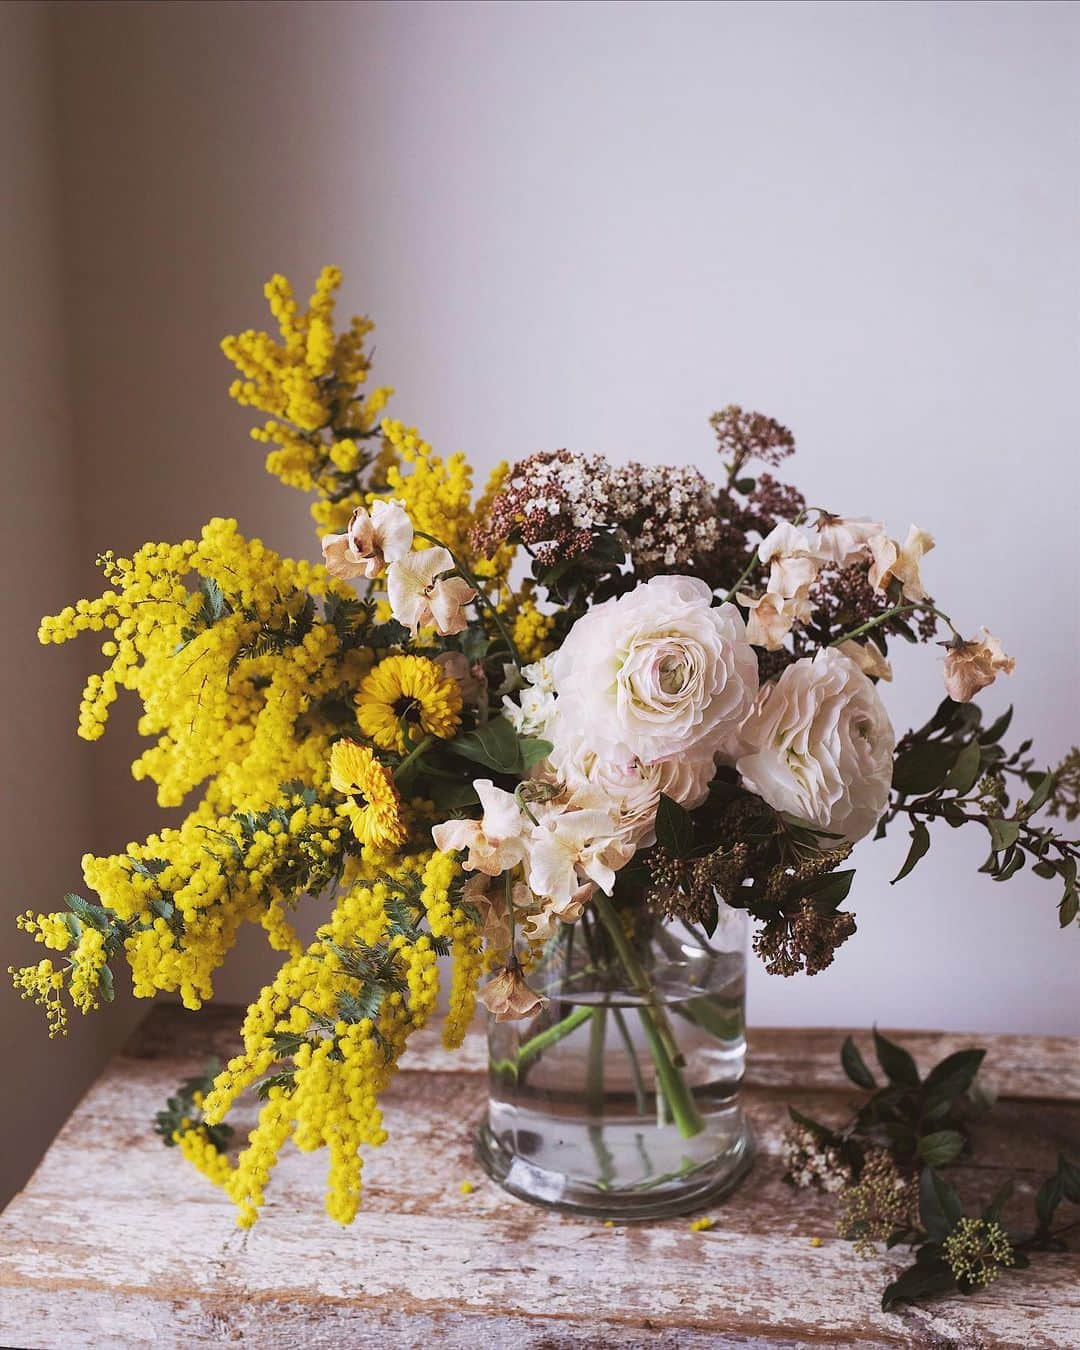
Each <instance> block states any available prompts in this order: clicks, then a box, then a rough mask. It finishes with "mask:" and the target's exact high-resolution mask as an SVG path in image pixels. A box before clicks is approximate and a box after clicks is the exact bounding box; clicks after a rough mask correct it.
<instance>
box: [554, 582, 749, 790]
mask: <svg viewBox="0 0 1080 1350" xmlns="http://www.w3.org/2000/svg"><path fill="white" fill-rule="evenodd" d="M712 599H713V596H712V591H711V590H710V589H709V587H708V586H707V585H706V584H705V582H704V581H701V580H699V579H698V578H696V577H680V576H660V577H653V578H652V580H650V581H647V582H643V583H642V584H641V585H639V586H637V587H635V588H634V590H632V591H629V592H627V594H626V595H621V596H619V597H618V598H617V599H613V600H607V601H605V602H604V603H603V604H600V605H596V606H595V607H594V608H593V609H591V610H590V611H589V612H588V613H587V614H585V615H584V616H583V617H582V618H580V619H579V620H578V621H577V623H576V624H574V626H573V628H571V630H570V632H569V634H568V635H567V637H566V640H565V641H564V643H563V645H562V647H561V648H560V649H559V650H558V652H557V653H556V654H555V655H554V656H553V657H552V673H553V676H554V680H555V687H556V689H557V690H558V698H557V702H556V707H557V711H558V715H559V716H560V717H561V718H564V719H565V721H566V723H567V724H568V725H569V726H570V727H573V728H575V729H578V730H580V731H581V732H582V733H583V734H585V735H586V736H587V737H588V739H589V741H590V743H591V744H592V745H593V746H595V748H596V750H597V752H598V753H602V752H603V751H604V750H605V749H610V748H613V747H615V746H627V747H629V748H630V750H632V751H633V753H634V754H635V755H636V756H637V758H638V759H640V760H641V762H642V764H652V763H655V762H656V761H657V760H661V759H669V758H671V757H673V756H675V755H684V754H688V753H690V752H691V751H693V753H694V754H695V755H697V756H699V757H700V756H702V755H708V754H711V753H713V752H714V751H716V750H717V749H719V748H720V747H721V746H722V745H723V744H724V742H725V741H726V740H727V739H729V738H730V736H731V735H732V734H733V733H734V732H735V731H736V730H737V728H738V726H739V724H740V722H741V721H742V720H743V718H744V717H745V716H746V714H747V713H748V712H749V710H750V708H751V707H752V706H753V701H754V696H755V694H756V693H757V686H758V671H757V656H756V655H755V653H754V650H753V648H752V647H751V646H750V644H749V642H747V640H746V625H745V624H744V623H743V619H742V615H741V614H740V613H739V611H738V610H737V609H736V607H735V606H734V605H731V604H724V605H719V606H716V605H714V604H713V603H712Z"/></svg>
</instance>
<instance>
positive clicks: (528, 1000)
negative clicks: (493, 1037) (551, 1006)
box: [477, 961, 547, 1022]
mask: <svg viewBox="0 0 1080 1350" xmlns="http://www.w3.org/2000/svg"><path fill="white" fill-rule="evenodd" d="M477 997H478V998H479V999H480V1002H481V1003H482V1004H483V1005H484V1007H485V1008H487V1010H488V1012H489V1013H491V1015H492V1017H494V1018H495V1021H496V1022H517V1021H519V1020H520V1019H521V1018H523V1017H533V1016H535V1014H536V1013H538V1012H539V1011H540V1010H541V1008H543V1007H544V1006H545V1005H546V1004H547V999H546V998H541V996H540V995H539V994H537V993H534V992H533V990H531V989H530V988H529V986H528V984H527V982H526V980H525V976H524V975H523V974H522V973H521V966H520V965H518V963H517V962H516V961H513V962H511V964H510V965H508V966H506V967H505V968H504V969H503V970H500V971H499V973H498V975H495V976H493V977H492V978H491V979H490V980H488V982H487V984H485V985H483V986H482V987H481V989H480V991H479V993H478V995H477Z"/></svg>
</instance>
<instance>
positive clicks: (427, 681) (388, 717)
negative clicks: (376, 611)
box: [356, 656, 461, 754]
mask: <svg viewBox="0 0 1080 1350" xmlns="http://www.w3.org/2000/svg"><path fill="white" fill-rule="evenodd" d="M356 720H357V722H359V724H360V730H361V731H362V732H363V733H364V735H365V736H370V737H371V739H372V740H373V741H374V742H375V744H376V745H378V746H380V747H381V748H382V749H383V750H396V751H397V752H398V753H399V754H404V752H405V749H406V743H407V742H406V734H405V733H406V731H409V732H412V731H413V730H414V729H419V730H420V731H421V732H423V734H424V735H426V736H438V737H440V738H441V739H442V740H448V739H449V738H450V737H451V736H453V734H454V732H455V731H457V729H458V727H459V726H460V725H461V686H460V685H459V684H458V682H457V680H455V679H453V678H452V677H451V676H449V675H446V674H444V672H443V671H442V670H440V669H439V667H438V666H437V665H436V664H435V662H434V661H429V660H428V659H427V657H426V656H388V657H387V658H386V660H385V661H380V662H379V664H378V665H377V666H376V667H375V668H374V670H372V671H371V673H370V674H369V675H368V676H367V677H366V678H365V679H364V681H363V683H362V684H361V685H360V690H359V693H358V694H357V695H356Z"/></svg>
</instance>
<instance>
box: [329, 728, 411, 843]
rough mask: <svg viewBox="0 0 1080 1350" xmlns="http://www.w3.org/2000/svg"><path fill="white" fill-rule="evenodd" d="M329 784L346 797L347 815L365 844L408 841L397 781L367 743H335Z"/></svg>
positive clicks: (345, 808)
mask: <svg viewBox="0 0 1080 1350" xmlns="http://www.w3.org/2000/svg"><path fill="white" fill-rule="evenodd" d="M330 785H331V787H332V788H333V789H334V791H335V792H340V793H342V794H343V795H344V796H345V797H346V799H347V800H346V802H345V807H344V814H345V815H347V816H348V817H349V821H350V822H351V824H352V827H353V833H354V834H355V835H356V837H357V839H359V840H360V842H361V843H362V844H370V845H372V847H374V848H396V847H397V846H398V845H399V844H402V843H404V842H405V834H406V831H405V822H404V821H403V820H402V818H401V798H400V797H399V796H398V791H397V788H396V787H395V786H394V780H393V778H392V777H391V776H390V773H389V770H387V768H386V767H385V765H382V764H380V763H379V761H378V760H377V759H376V758H375V756H374V754H372V752H371V751H370V750H369V749H368V748H367V746H366V745H357V743H356V742H355V741H337V742H335V744H334V745H333V747H332V748H331V750H330Z"/></svg>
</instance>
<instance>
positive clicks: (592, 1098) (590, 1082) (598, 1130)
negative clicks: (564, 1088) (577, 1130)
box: [585, 1006, 615, 1186]
mask: <svg viewBox="0 0 1080 1350" xmlns="http://www.w3.org/2000/svg"><path fill="white" fill-rule="evenodd" d="M606 1029H607V1009H606V1008H605V1007H603V1006H601V1007H598V1008H595V1009H594V1011H593V1019H592V1025H591V1026H590V1027H589V1062H588V1068H587V1071H586V1075H585V1101H586V1104H587V1107H588V1111H589V1119H590V1121H591V1122H592V1123H591V1124H590V1125H589V1142H590V1144H591V1145H592V1150H593V1153H594V1154H595V1155H596V1163H597V1166H598V1168H599V1170H600V1176H599V1185H601V1186H605V1185H607V1184H608V1183H609V1182H610V1181H611V1178H612V1176H613V1174H614V1164H615V1159H614V1158H613V1157H612V1156H611V1150H610V1149H609V1148H608V1146H607V1145H606V1144H605V1143H604V1127H603V1124H602V1121H603V1119H604V1040H605V1032H606Z"/></svg>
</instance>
